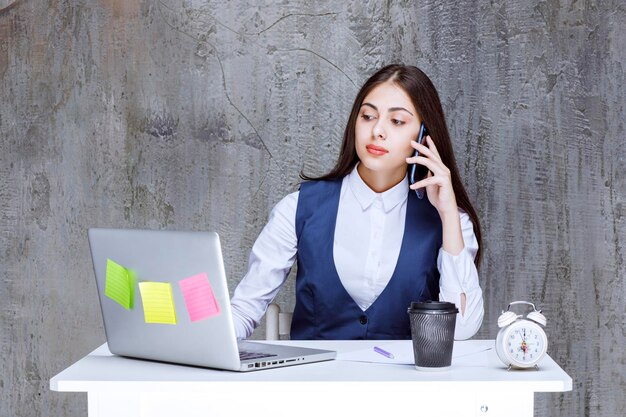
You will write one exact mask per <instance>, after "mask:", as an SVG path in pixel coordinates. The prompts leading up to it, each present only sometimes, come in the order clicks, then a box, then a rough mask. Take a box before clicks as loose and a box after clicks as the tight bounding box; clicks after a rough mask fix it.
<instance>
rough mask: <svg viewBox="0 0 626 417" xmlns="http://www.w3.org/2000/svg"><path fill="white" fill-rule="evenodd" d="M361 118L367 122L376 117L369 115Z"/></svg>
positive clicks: (363, 115)
mask: <svg viewBox="0 0 626 417" xmlns="http://www.w3.org/2000/svg"><path fill="white" fill-rule="evenodd" d="M361 117H362V118H363V119H365V120H372V119H373V118H374V116H370V115H369V114H362V115H361Z"/></svg>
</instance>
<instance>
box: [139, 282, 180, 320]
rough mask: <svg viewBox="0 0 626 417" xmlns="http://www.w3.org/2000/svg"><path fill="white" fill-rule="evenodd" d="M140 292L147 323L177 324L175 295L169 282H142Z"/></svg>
mask: <svg viewBox="0 0 626 417" xmlns="http://www.w3.org/2000/svg"><path fill="white" fill-rule="evenodd" d="M139 292H140V293H141V302H142V304H143V313H144V317H145V320H146V323H162V324H176V310H175V309H174V297H173V296H172V285H171V284H170V283H169V282H140V283H139Z"/></svg>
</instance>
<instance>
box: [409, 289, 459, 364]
mask: <svg viewBox="0 0 626 417" xmlns="http://www.w3.org/2000/svg"><path fill="white" fill-rule="evenodd" d="M407 311H408V313H409V318H410V321H411V338H412V339H413V355H414V357H415V367H416V368H417V369H419V370H427V371H437V370H445V369H447V368H449V367H450V365H451V364H452V348H453V346H454V328H455V326H456V314H457V313H458V312H459V310H458V309H457V308H456V306H455V305H454V304H453V303H448V302H442V301H424V302H412V303H411V306H410V307H409V309H408V310H407Z"/></svg>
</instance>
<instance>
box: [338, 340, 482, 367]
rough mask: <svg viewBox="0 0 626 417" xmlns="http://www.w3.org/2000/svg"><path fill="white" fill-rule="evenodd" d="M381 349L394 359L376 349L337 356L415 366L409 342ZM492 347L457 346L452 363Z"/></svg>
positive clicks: (348, 359)
mask: <svg viewBox="0 0 626 417" xmlns="http://www.w3.org/2000/svg"><path fill="white" fill-rule="evenodd" d="M376 346H378V347H379V348H381V349H383V350H385V351H387V352H389V353H391V354H392V355H393V359H391V358H387V357H385V356H383V355H381V354H380V353H376V352H375V351H374V348H373V347H372V348H370V349H361V350H355V351H352V352H340V353H338V354H337V360H340V361H351V362H368V363H387V364H396V365H415V358H414V357H413V344H412V342H411V341H410V340H409V341H401V342H393V343H381V344H378V345H376ZM491 349H492V348H491V347H485V346H471V345H467V344H455V345H454V350H453V351H452V362H453V365H454V362H455V359H459V358H463V357H466V356H471V355H474V354H477V353H480V352H485V351H488V350H491Z"/></svg>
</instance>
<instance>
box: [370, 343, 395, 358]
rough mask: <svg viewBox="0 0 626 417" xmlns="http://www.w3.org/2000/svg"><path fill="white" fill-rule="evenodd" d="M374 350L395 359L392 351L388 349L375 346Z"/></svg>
mask: <svg viewBox="0 0 626 417" xmlns="http://www.w3.org/2000/svg"><path fill="white" fill-rule="evenodd" d="M374 352H376V353H380V354H381V355H383V356H384V357H386V358H389V359H393V355H392V354H391V353H389V352H387V351H386V350H383V349H381V348H379V347H378V346H374Z"/></svg>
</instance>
